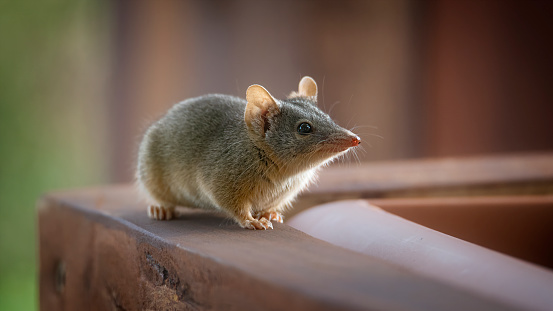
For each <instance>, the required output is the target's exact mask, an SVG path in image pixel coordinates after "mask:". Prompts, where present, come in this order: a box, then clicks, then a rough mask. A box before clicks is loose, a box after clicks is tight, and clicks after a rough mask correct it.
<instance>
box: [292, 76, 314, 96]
mask: <svg viewBox="0 0 553 311" xmlns="http://www.w3.org/2000/svg"><path fill="white" fill-rule="evenodd" d="M298 96H302V97H309V98H312V99H314V100H317V83H316V82H315V80H313V78H311V77H309V76H305V77H303V78H301V80H300V84H299V85H298V91H297V92H292V94H290V96H288V98H291V97H298Z"/></svg>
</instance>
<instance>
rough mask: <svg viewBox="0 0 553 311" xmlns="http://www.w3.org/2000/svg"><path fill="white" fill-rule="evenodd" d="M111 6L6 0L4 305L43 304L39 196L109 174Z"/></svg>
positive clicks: (1, 187)
mask: <svg viewBox="0 0 553 311" xmlns="http://www.w3.org/2000/svg"><path fill="white" fill-rule="evenodd" d="M108 12H109V8H108V7H107V4H106V3H104V2H102V1H84V0H83V1H75V0H43V1H1V2H0V254H1V255H0V310H33V309H37V306H38V285H37V280H38V271H37V264H38V245H37V243H36V241H37V220H36V210H35V204H36V200H37V198H38V197H40V195H41V194H42V193H44V192H46V191H50V190H52V189H59V188H74V187H80V186H85V185H91V184H97V183H104V182H106V181H107V180H108V175H107V169H106V168H107V165H106V162H107V160H106V154H107V147H106V146H107V143H106V137H107V134H106V132H105V130H104V129H105V128H107V126H105V124H103V122H106V119H107V118H106V117H105V116H106V111H105V110H106V107H107V105H106V104H105V103H106V102H107V101H106V100H105V96H106V95H105V94H106V93H107V92H105V90H106V88H107V86H106V85H105V82H102V81H105V80H106V76H105V75H106V68H107V65H106V64H107V62H108V61H107V60H108V59H109V57H107V55H108V51H109V50H108V49H109V44H108V43H109V37H108V35H107V34H108V32H109V31H108V30H109V14H107V13H108ZM102 83H104V84H102ZM81 98H84V99H83V100H80V99H81ZM95 103H96V104H95ZM96 127H98V128H96ZM100 127H102V128H100ZM99 128H100V129H99Z"/></svg>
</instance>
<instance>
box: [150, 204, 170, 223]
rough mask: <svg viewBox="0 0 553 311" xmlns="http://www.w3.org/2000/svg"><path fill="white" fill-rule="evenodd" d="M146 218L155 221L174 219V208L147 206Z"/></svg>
mask: <svg viewBox="0 0 553 311" xmlns="http://www.w3.org/2000/svg"><path fill="white" fill-rule="evenodd" d="M148 217H150V218H151V219H155V220H169V219H172V218H174V217H175V208H174V207H166V206H159V205H150V206H148Z"/></svg>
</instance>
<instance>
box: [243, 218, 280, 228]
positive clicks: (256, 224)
mask: <svg viewBox="0 0 553 311" xmlns="http://www.w3.org/2000/svg"><path fill="white" fill-rule="evenodd" d="M240 225H241V226H242V227H243V228H246V229H250V230H268V229H273V224H272V223H271V222H270V221H269V220H267V218H261V219H251V220H250V219H247V220H245V221H244V222H242V223H241V224H240Z"/></svg>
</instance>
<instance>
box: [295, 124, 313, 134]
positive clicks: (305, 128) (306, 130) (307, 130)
mask: <svg viewBox="0 0 553 311" xmlns="http://www.w3.org/2000/svg"><path fill="white" fill-rule="evenodd" d="M311 132H313V127H312V126H311V124H309V123H307V122H303V123H300V125H298V133H299V134H300V135H307V134H311Z"/></svg>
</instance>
